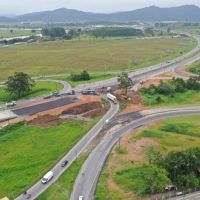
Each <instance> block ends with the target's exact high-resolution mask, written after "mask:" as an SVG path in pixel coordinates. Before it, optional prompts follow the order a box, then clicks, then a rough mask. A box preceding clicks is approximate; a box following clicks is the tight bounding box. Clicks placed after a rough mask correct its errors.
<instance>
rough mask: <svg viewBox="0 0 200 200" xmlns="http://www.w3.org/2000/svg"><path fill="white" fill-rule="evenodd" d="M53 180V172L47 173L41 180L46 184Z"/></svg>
mask: <svg viewBox="0 0 200 200" xmlns="http://www.w3.org/2000/svg"><path fill="white" fill-rule="evenodd" d="M52 178H53V172H52V171H49V172H48V173H47V174H45V176H44V177H43V178H42V183H43V184H45V183H48V182H49V181H50V180H51V179H52Z"/></svg>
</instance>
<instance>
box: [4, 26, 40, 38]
mask: <svg viewBox="0 0 200 200" xmlns="http://www.w3.org/2000/svg"><path fill="white" fill-rule="evenodd" d="M11 30H12V31H13V32H12V31H11ZM39 33H40V32H39V31H36V32H35V33H32V32H31V30H30V29H16V28H13V29H12V28H10V29H0V39H3V38H12V37H18V36H31V35H36V34H39Z"/></svg>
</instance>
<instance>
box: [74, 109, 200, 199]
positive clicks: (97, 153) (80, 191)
mask: <svg viewBox="0 0 200 200" xmlns="http://www.w3.org/2000/svg"><path fill="white" fill-rule="evenodd" d="M193 109H194V108H193ZM191 114H200V109H194V110H190V109H187V110H185V111H184V108H183V109H182V111H180V110H179V111H173V112H169V113H167V112H165V113H158V114H154V115H150V116H146V117H143V118H141V119H138V120H136V121H134V122H132V123H130V124H128V125H126V126H123V127H122V128H120V129H119V130H118V131H116V132H114V133H112V134H109V135H107V136H106V137H105V138H104V139H103V140H102V141H101V143H100V144H99V145H98V146H97V147H96V148H95V150H93V152H92V153H91V154H90V156H89V157H88V159H87V160H86V162H85V163H84V165H83V167H82V169H81V171H80V172H79V175H78V177H77V179H76V182H75V185H74V189H73V192H72V195H71V198H70V200H78V197H79V195H83V196H84V199H86V200H92V199H93V196H94V192H95V189H96V184H97V182H98V178H99V175H100V173H101V170H102V168H103V166H104V163H105V161H106V159H107V157H108V155H109V154H110V151H111V150H112V148H113V146H114V145H115V144H116V143H117V142H118V141H119V139H120V138H121V137H122V136H123V135H124V134H126V133H127V132H128V131H130V130H133V129H135V128H137V127H140V126H143V125H146V124H149V123H152V122H154V121H157V120H161V119H164V118H169V117H174V116H179V115H191Z"/></svg>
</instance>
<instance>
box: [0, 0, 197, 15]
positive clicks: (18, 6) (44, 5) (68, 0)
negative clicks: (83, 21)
mask: <svg viewBox="0 0 200 200" xmlns="http://www.w3.org/2000/svg"><path fill="white" fill-rule="evenodd" d="M186 4H190V5H191V4H194V5H197V6H200V0H190V1H189V3H188V1H187V0H145V1H144V0H0V15H1V16H2V15H16V14H22V13H29V12H36V11H43V10H53V9H57V8H63V7H64V8H70V9H78V10H82V11H90V12H100V13H109V12H117V11H127V10H135V9H138V8H143V7H147V6H151V5H156V6H159V7H170V6H179V5H186Z"/></svg>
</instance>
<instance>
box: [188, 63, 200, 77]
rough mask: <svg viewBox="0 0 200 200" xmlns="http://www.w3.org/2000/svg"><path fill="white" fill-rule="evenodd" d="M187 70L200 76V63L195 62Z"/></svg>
mask: <svg viewBox="0 0 200 200" xmlns="http://www.w3.org/2000/svg"><path fill="white" fill-rule="evenodd" d="M187 70H188V71H189V72H191V73H194V74H198V73H200V61H196V62H194V63H193V64H192V65H190V66H189V67H188V68H187Z"/></svg>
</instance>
